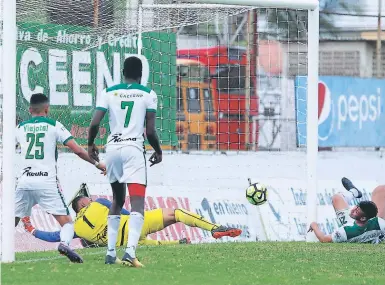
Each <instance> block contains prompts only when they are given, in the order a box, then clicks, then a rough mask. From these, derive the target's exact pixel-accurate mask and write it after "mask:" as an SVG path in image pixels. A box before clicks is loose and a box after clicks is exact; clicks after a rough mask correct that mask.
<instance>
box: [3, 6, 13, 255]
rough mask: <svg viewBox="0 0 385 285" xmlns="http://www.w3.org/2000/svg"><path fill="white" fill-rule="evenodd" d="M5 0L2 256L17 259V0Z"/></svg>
mask: <svg viewBox="0 0 385 285" xmlns="http://www.w3.org/2000/svg"><path fill="white" fill-rule="evenodd" d="M2 2H3V9H2V17H1V18H2V20H3V27H2V28H3V31H2V32H3V38H2V51H1V52H2V55H1V56H2V66H1V68H2V79H1V81H2V88H3V90H2V94H3V105H2V113H3V118H2V122H3V123H2V125H3V136H2V143H3V149H2V157H1V159H2V163H1V164H2V184H1V188H0V194H1V195H2V197H1V260H2V262H12V261H14V260H15V238H14V237H15V235H14V231H15V222H14V220H15V218H14V217H15V202H14V201H15V191H14V190H15V167H14V163H15V156H16V155H15V126H16V35H17V27H16V0H6V1H2Z"/></svg>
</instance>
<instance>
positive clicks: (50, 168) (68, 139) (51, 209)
mask: <svg viewBox="0 0 385 285" xmlns="http://www.w3.org/2000/svg"><path fill="white" fill-rule="evenodd" d="M29 111H30V113H31V115H32V118H31V119H30V120H28V121H24V122H22V123H20V124H19V125H18V126H17V128H16V143H17V144H18V146H19V148H20V153H21V157H22V160H21V165H20V168H19V173H18V177H17V184H16V213H15V226H17V224H18V223H19V220H20V218H23V217H25V216H29V215H31V209H32V207H33V206H34V205H35V204H39V205H40V207H41V208H42V209H43V210H45V211H46V212H47V213H49V214H52V215H53V216H54V217H55V218H56V220H57V221H58V223H59V224H60V225H61V227H62V228H61V231H60V240H61V243H60V244H59V247H58V250H59V252H60V253H61V254H63V255H66V256H67V257H68V258H69V259H70V260H71V261H72V262H80V263H81V262H83V261H82V258H81V257H80V256H79V255H78V254H77V253H76V252H74V251H73V250H71V249H70V248H69V244H70V242H71V240H72V238H73V235H74V224H73V221H72V218H71V216H70V215H69V211H68V208H67V205H66V204H65V202H64V197H63V194H62V193H61V189H60V185H59V182H58V179H57V170H56V167H57V166H56V162H57V145H56V144H57V143H58V142H59V143H62V144H63V145H65V146H67V147H69V148H70V149H71V150H72V151H73V152H74V153H75V154H76V155H78V156H79V157H80V158H82V159H83V160H85V161H88V162H89V163H92V164H95V166H96V167H97V168H99V169H101V170H103V171H105V166H104V164H103V163H98V162H97V161H95V160H94V159H92V158H90V157H89V156H88V154H87V152H86V151H85V150H84V149H83V148H81V147H80V146H79V145H78V144H77V143H76V142H75V140H74V139H73V137H72V136H71V133H70V132H69V131H68V130H67V129H66V128H65V127H64V126H63V125H62V124H61V123H60V122H58V121H55V120H52V119H49V118H47V115H48V111H49V103H48V98H47V97H46V96H45V95H44V94H33V95H32V96H31V100H30V107H29Z"/></svg>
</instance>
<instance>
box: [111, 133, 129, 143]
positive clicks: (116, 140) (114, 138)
mask: <svg viewBox="0 0 385 285" xmlns="http://www.w3.org/2000/svg"><path fill="white" fill-rule="evenodd" d="M127 141H131V142H136V138H122V134H113V135H111V139H110V140H109V141H108V143H111V142H112V143H119V142H127Z"/></svg>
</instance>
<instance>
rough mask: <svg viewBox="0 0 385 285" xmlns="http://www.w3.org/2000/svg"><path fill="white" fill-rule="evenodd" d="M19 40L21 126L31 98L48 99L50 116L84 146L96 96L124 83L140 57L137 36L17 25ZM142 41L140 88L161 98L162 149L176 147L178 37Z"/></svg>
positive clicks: (103, 135)
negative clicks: (125, 66)
mask: <svg viewBox="0 0 385 285" xmlns="http://www.w3.org/2000/svg"><path fill="white" fill-rule="evenodd" d="M17 37H18V43H17V115H18V121H23V120H26V119H28V118H29V113H28V102H29V99H30V97H31V95H32V94H34V93H44V94H46V95H48V97H49V99H50V105H51V108H50V115H49V116H50V117H51V118H52V119H55V120H58V121H60V122H61V123H63V124H64V125H65V126H66V127H67V128H68V129H69V130H70V131H71V133H72V135H73V136H74V137H75V139H76V140H77V142H78V143H79V144H81V145H86V144H87V131H88V125H89V123H90V121H91V118H92V113H93V110H94V107H95V102H96V96H98V95H99V94H100V92H101V91H102V90H103V89H104V88H106V87H109V86H112V85H114V84H118V83H121V82H122V63H123V61H124V59H125V58H126V57H128V56H130V55H137V54H138V47H137V42H138V38H137V36H136V35H127V36H122V37H118V38H117V37H116V36H114V35H108V34H103V35H101V34H99V33H98V34H96V33H95V34H94V33H92V32H91V30H89V29H88V28H84V27H78V26H63V25H60V26H59V25H52V24H33V23H19V24H18V35H17ZM142 38H143V49H142V56H140V58H141V59H142V62H143V78H142V83H143V84H145V85H147V86H148V87H149V88H152V89H154V91H155V92H156V93H157V94H158V102H159V103H158V112H157V118H158V120H157V129H158V132H159V137H160V140H161V143H162V145H163V146H169V147H173V146H176V145H177V136H176V133H175V128H176V127H175V122H176V35H175V34H173V33H167V32H151V33H144V34H143V36H142ZM4 96H6V94H4ZM106 117H108V116H106ZM107 121H108V120H107V118H105V120H104V121H103V124H102V126H101V128H100V132H99V135H98V137H97V140H96V143H97V144H98V145H104V144H105V143H106V140H107V136H108V123H107Z"/></svg>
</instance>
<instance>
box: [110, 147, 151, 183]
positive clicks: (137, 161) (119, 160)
mask: <svg viewBox="0 0 385 285" xmlns="http://www.w3.org/2000/svg"><path fill="white" fill-rule="evenodd" d="M106 167H107V177H108V180H109V182H110V183H114V182H116V181H118V182H119V183H127V184H129V183H137V184H142V185H147V168H146V156H145V153H144V150H142V149H139V148H138V147H135V146H124V147H120V148H108V149H107V151H106Z"/></svg>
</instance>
